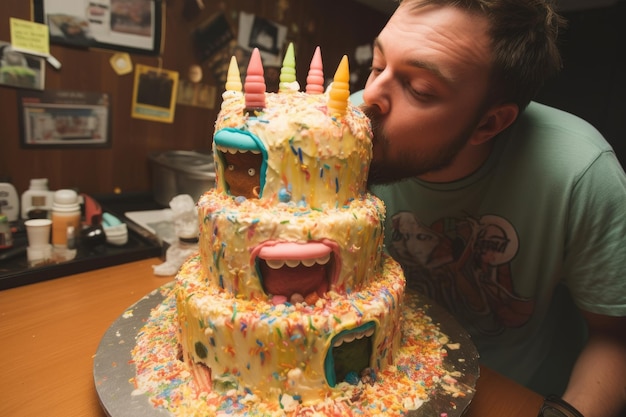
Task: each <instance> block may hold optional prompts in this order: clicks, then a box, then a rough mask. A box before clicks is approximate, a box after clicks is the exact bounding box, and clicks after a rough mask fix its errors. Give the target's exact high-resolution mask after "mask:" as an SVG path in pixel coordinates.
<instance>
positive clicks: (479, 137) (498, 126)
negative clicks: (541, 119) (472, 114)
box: [470, 103, 519, 145]
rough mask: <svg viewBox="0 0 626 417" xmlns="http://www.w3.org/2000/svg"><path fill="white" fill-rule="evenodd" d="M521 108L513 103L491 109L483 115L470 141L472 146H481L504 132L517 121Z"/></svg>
mask: <svg viewBox="0 0 626 417" xmlns="http://www.w3.org/2000/svg"><path fill="white" fill-rule="evenodd" d="M518 114H519V107H517V105H516V104H513V103H506V104H499V105H497V106H494V107H491V108H490V109H489V110H487V112H486V113H485V114H484V115H483V118H482V119H481V120H480V122H479V123H478V125H477V126H476V129H475V130H474V134H473V135H472V138H471V139H470V143H471V144H472V145H480V144H482V143H485V142H487V141H488V140H489V139H491V138H493V137H494V136H496V135H497V134H498V133H500V132H502V131H503V130H504V129H506V128H507V127H509V126H511V124H512V123H513V122H514V121H515V119H517V115H518Z"/></svg>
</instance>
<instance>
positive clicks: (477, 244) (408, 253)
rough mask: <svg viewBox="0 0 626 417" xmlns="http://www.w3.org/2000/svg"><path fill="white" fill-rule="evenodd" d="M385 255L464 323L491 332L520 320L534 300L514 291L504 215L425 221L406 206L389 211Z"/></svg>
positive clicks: (512, 250) (511, 239) (512, 246)
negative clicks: (389, 227) (389, 243)
mask: <svg viewBox="0 0 626 417" xmlns="http://www.w3.org/2000/svg"><path fill="white" fill-rule="evenodd" d="M391 223H392V224H391V226H392V227H391V229H392V230H391V233H392V242H391V246H390V247H389V248H388V250H389V252H390V253H391V255H392V256H393V257H394V258H395V259H396V260H397V261H398V262H400V264H401V265H402V267H403V269H404V272H405V275H406V278H407V283H408V286H409V287H411V288H415V289H417V290H418V291H420V292H422V293H424V294H426V295H428V296H429V297H430V298H432V299H433V300H435V301H437V302H438V303H439V304H441V305H443V306H444V307H446V308H447V309H448V310H449V311H450V312H452V313H454V314H455V315H456V316H457V317H458V318H460V319H461V321H462V322H463V324H465V325H466V326H470V327H471V328H473V329H471V330H472V331H475V332H480V333H482V334H490V335H496V334H500V333H502V332H503V331H504V330H505V329H506V328H510V327H519V326H522V325H524V324H525V323H526V322H527V321H528V319H529V318H530V316H531V314H532V312H533V308H534V302H533V301H532V300H531V299H528V298H524V297H521V296H519V295H517V294H516V293H515V288H514V287H513V280H512V276H511V269H510V262H511V260H512V259H513V258H514V257H515V254H516V253H517V250H518V248H519V241H518V236H517V233H516V231H515V229H514V228H513V226H512V225H511V224H510V223H509V222H508V221H507V220H506V219H504V218H502V217H499V216H494V215H485V216H482V217H480V218H479V219H475V218H472V217H469V216H468V217H466V218H463V219H456V218H443V219H441V220H438V221H436V222H434V223H433V224H431V225H426V224H424V223H422V222H420V221H419V219H418V218H417V217H416V216H415V215H414V214H413V213H410V212H399V213H397V214H395V215H394V216H393V217H391Z"/></svg>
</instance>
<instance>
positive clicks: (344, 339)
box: [333, 328, 374, 347]
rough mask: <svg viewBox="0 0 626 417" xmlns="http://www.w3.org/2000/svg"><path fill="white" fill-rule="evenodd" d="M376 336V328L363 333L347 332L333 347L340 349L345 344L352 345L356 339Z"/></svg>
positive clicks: (336, 340) (338, 338)
mask: <svg viewBox="0 0 626 417" xmlns="http://www.w3.org/2000/svg"><path fill="white" fill-rule="evenodd" d="M373 334H374V328H369V329H367V330H364V331H362V332H347V333H345V334H343V335H341V336H340V337H337V338H336V339H335V343H333V347H339V346H341V345H343V344H344V343H350V342H352V341H354V340H355V339H362V338H363V337H370V336H372V335H373Z"/></svg>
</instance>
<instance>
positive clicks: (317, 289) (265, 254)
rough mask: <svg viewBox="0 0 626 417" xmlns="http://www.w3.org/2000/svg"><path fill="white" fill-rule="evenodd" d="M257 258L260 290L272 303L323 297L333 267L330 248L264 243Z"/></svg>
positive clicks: (312, 245)
mask: <svg viewBox="0 0 626 417" xmlns="http://www.w3.org/2000/svg"><path fill="white" fill-rule="evenodd" d="M256 259H257V266H258V268H259V272H260V273H261V279H262V283H263V289H264V290H265V292H266V293H267V294H268V295H271V296H272V301H273V302H274V303H283V302H291V303H297V302H303V301H305V300H307V299H308V300H312V299H314V300H316V299H317V298H319V297H322V296H323V295H324V293H326V292H327V291H328V289H329V288H330V282H331V279H332V275H333V274H334V269H335V266H336V260H335V256H334V254H333V249H332V247H331V245H329V244H326V243H321V242H308V243H289V242H280V243H275V242H274V243H266V244H263V245H262V246H261V247H260V248H258V253H257V254H256ZM311 297H312V298H311Z"/></svg>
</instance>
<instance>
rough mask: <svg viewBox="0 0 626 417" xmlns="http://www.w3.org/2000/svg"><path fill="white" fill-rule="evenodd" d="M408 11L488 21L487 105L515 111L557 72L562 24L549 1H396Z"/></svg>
mask: <svg viewBox="0 0 626 417" xmlns="http://www.w3.org/2000/svg"><path fill="white" fill-rule="evenodd" d="M399 1H400V2H401V3H407V4H408V3H411V4H410V6H411V7H425V6H435V7H441V6H451V7H456V8H459V9H462V10H465V11H467V12H469V13H472V14H475V15H477V16H483V17H484V18H486V19H487V21H488V22H489V27H490V30H489V36H490V38H491V48H492V57H493V62H492V73H491V91H490V94H489V96H488V97H487V100H488V103H491V104H494V103H510V102H513V103H515V104H517V106H518V107H519V109H520V110H522V109H524V108H525V107H526V106H527V105H528V103H529V102H530V101H531V100H532V99H533V98H534V97H535V96H536V95H537V93H538V92H539V90H540V89H541V87H543V85H544V84H545V82H546V81H547V80H548V79H550V78H551V77H553V76H555V75H557V74H558V72H559V71H560V70H561V66H562V62H561V55H560V53H559V49H558V43H557V37H558V34H559V29H561V28H564V27H565V20H564V19H563V17H561V16H560V15H559V14H557V12H556V11H555V9H554V7H553V5H552V3H551V1H550V0H399Z"/></svg>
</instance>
